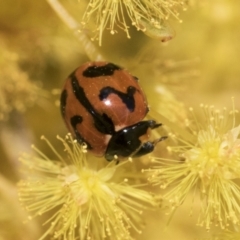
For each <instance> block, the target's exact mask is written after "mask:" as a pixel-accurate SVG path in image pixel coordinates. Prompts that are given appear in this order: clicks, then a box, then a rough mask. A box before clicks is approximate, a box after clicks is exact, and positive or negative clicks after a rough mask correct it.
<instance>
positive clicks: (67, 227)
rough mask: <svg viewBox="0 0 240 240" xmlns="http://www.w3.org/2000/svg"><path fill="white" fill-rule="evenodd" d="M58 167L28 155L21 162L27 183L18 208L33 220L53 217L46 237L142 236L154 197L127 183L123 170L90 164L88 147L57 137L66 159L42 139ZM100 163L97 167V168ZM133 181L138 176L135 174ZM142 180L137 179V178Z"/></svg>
mask: <svg viewBox="0 0 240 240" xmlns="http://www.w3.org/2000/svg"><path fill="white" fill-rule="evenodd" d="M43 139H44V140H45V141H47V143H48V144H49V146H51V148H52V150H53V151H54V152H55V153H56V155H57V156H58V158H59V161H54V160H51V159H49V158H48V157H47V156H45V155H44V154H43V153H42V152H40V151H39V150H38V149H36V148H35V147H34V149H35V150H37V151H38V153H39V157H37V156H35V157H32V156H30V155H27V154H24V155H23V156H22V157H21V158H20V161H21V162H22V164H23V165H24V166H25V167H27V169H26V170H27V172H26V173H27V176H28V178H27V179H25V180H22V181H21V182H20V183H19V198H20V202H21V203H22V204H23V205H24V206H25V207H26V209H27V211H29V212H32V213H33V215H32V216H29V217H30V218H32V217H35V216H37V215H42V214H51V216H49V219H48V221H47V223H46V224H49V227H48V230H47V231H46V232H45V234H44V235H43V236H42V237H41V239H44V238H45V237H46V236H47V235H48V234H51V235H54V238H56V239H68V240H71V239H72V240H73V239H104V238H108V239H129V240H130V239H133V238H132V236H131V234H130V229H134V230H135V231H137V232H138V233H141V229H140V228H141V216H140V214H141V213H142V211H143V209H144V208H145V207H150V208H151V207H153V206H154V205H155V199H154V197H153V196H152V195H151V194H150V193H148V192H147V191H145V190H141V189H139V188H138V187H139V186H141V185H140V184H139V183H138V185H136V184H134V183H133V182H132V181H131V179H130V178H127V173H126V172H125V168H124V165H126V164H129V161H125V162H121V163H120V164H116V162H111V163H108V164H107V165H106V163H105V160H104V162H103V163H102V165H105V166H100V165H101V164H100V162H99V161H100V160H99V159H94V160H95V161H94V160H93V159H91V158H90V157H88V159H87V158H86V146H85V145H82V146H80V145H79V144H78V143H77V142H76V141H75V140H73V139H72V137H71V135H67V137H66V139H65V140H64V139H62V138H60V137H58V139H59V140H60V141H61V142H62V143H63V145H64V147H65V150H66V151H67V154H68V159H65V158H63V157H62V156H61V155H60V154H59V153H58V152H57V151H56V149H55V148H53V146H52V145H51V144H50V142H49V141H48V140H46V139H45V138H44V137H43ZM96 160H98V162H96ZM133 175H134V174H133ZM137 176H138V174H137V173H136V174H135V177H137Z"/></svg>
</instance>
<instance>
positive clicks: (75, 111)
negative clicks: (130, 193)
mask: <svg viewBox="0 0 240 240" xmlns="http://www.w3.org/2000/svg"><path fill="white" fill-rule="evenodd" d="M60 102H61V113H62V116H63V119H64V120H65V123H66V125H67V128H68V129H69V130H70V132H71V133H72V134H73V135H74V136H75V137H76V139H77V140H78V142H79V143H83V142H84V143H86V144H87V147H88V149H89V151H91V152H92V153H94V154H95V155H96V156H99V157H101V156H103V155H104V156H105V158H106V159H107V160H108V161H111V160H113V159H114V158H116V157H117V158H119V159H121V158H126V157H140V156H142V155H145V154H147V153H150V152H152V151H153V150H154V148H155V146H156V144H157V143H158V142H160V141H162V140H164V139H165V138H166V137H161V138H159V139H155V140H153V141H150V140H149V136H150V131H151V129H155V128H158V127H159V126H161V124H160V123H156V122H155V121H154V120H148V121H142V120H143V118H144V117H145V115H146V114H147V112H148V105H147V100H146V97H145V95H144V93H143V91H142V89H141V88H140V86H139V84H138V79H137V77H134V76H132V75H131V74H130V73H128V72H127V71H126V70H125V69H122V68H121V67H119V66H117V65H115V64H113V63H107V62H88V63H85V64H83V65H82V66H80V67H79V68H77V69H76V70H75V71H74V72H73V73H72V74H70V76H69V78H68V79H67V80H66V82H65V85H64V87H63V91H62V94H61V101H60Z"/></svg>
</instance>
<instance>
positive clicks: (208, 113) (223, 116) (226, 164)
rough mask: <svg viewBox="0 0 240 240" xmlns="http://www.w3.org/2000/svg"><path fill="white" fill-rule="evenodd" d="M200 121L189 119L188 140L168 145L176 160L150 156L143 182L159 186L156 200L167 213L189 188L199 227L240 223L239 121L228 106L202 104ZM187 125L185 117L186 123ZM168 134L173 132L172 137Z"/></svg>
mask: <svg viewBox="0 0 240 240" xmlns="http://www.w3.org/2000/svg"><path fill="white" fill-rule="evenodd" d="M202 108H203V110H204V112H205V121H202V122H205V124H204V125H200V123H199V122H197V121H196V117H195V116H194V118H195V121H196V124H195V128H191V133H192V135H193V136H195V137H193V139H195V140H192V141H185V140H183V139H181V138H180V137H176V136H175V139H176V140H178V141H179V142H180V144H179V146H176V147H171V148H170V149H171V151H172V152H174V153H175V154H177V155H178V156H179V157H178V159H166V158H165V159H164V158H153V163H154V164H155V166H154V167H153V168H151V169H148V170H143V171H147V172H149V181H151V182H152V183H153V184H154V185H159V186H160V187H161V188H162V189H165V193H164V194H163V196H162V199H163V200H164V201H165V202H166V204H168V205H170V209H171V211H174V210H175V209H176V208H177V207H179V206H180V205H181V204H182V203H183V202H184V201H185V199H186V197H187V195H188V194H190V193H191V192H192V191H193V192H194V196H196V194H197V193H199V195H200V199H201V210H200V216H199V219H198V224H199V225H200V226H205V227H206V228H207V229H210V227H211V225H213V224H215V225H219V226H220V227H221V228H223V229H224V228H226V227H227V226H229V224H239V223H240V186H239V185H238V184H237V182H236V180H238V179H239V178H240V136H239V133H240V125H238V126H237V127H236V126H235V125H236V123H235V113H236V111H235V110H234V109H233V111H232V112H230V113H229V114H228V113H227V111H226V109H224V110H223V111H218V110H216V109H215V108H214V107H208V106H203V105H202ZM186 122H188V123H189V121H186ZM173 137H174V135H173Z"/></svg>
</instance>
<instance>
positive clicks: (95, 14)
mask: <svg viewBox="0 0 240 240" xmlns="http://www.w3.org/2000/svg"><path fill="white" fill-rule="evenodd" d="M186 2H187V1H185V0H177V1H176V0H157V1H155V0H154V1H153V0H147V1H141V0H137V1H131V0H90V1H89V3H88V6H87V9H86V11H85V13H84V15H83V19H82V25H83V26H85V25H86V24H87V23H88V22H90V20H91V18H93V20H94V22H95V25H96V31H97V32H98V39H99V44H100V45H101V42H102V35H103V31H104V29H105V28H108V29H109V30H110V33H111V34H115V33H116V32H117V31H116V29H115V27H116V25H117V26H118V27H119V28H120V29H123V30H124V31H125V32H126V34H127V37H128V38H130V34H129V26H128V23H127V22H128V19H127V18H126V15H128V17H129V18H130V20H131V24H132V25H133V26H135V27H136V28H137V29H138V30H142V31H144V32H145V31H146V34H147V35H150V36H151V37H152V35H154V36H156V37H159V36H158V35H160V38H161V37H162V40H163V41H164V40H165V41H166V40H168V38H171V36H172V34H173V32H172V29H171V28H170V27H169V26H168V25H167V24H166V23H165V21H164V20H166V19H168V18H169V16H171V15H172V16H174V17H176V18H177V19H178V9H179V8H184V7H185V5H186Z"/></svg>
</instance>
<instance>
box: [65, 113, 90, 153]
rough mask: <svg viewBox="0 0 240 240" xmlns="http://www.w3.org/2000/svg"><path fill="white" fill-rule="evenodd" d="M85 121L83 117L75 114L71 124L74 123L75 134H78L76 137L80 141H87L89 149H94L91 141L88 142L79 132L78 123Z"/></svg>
mask: <svg viewBox="0 0 240 240" xmlns="http://www.w3.org/2000/svg"><path fill="white" fill-rule="evenodd" d="M82 121H83V118H82V117H81V116H79V115H75V116H73V117H71V120H70V122H71V125H72V128H73V129H74V132H75V135H76V139H77V141H78V142H79V143H86V144H87V148H88V149H92V146H91V145H90V143H89V142H87V141H86V140H85V139H84V138H83V137H82V136H81V134H80V133H79V132H78V130H77V125H78V124H80V123H82Z"/></svg>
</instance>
